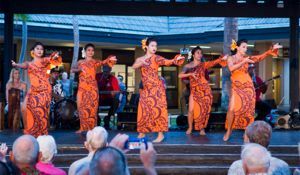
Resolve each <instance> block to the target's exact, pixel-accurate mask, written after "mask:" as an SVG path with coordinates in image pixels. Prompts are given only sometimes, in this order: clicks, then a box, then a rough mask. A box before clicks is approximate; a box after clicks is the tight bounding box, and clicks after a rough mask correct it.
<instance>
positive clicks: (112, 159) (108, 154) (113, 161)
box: [89, 134, 157, 175]
mask: <svg viewBox="0 0 300 175" xmlns="http://www.w3.org/2000/svg"><path fill="white" fill-rule="evenodd" d="M127 140H128V135H126V134H118V135H117V136H116V137H114V139H113V140H112V141H111V143H110V144H109V145H110V146H108V147H104V148H101V149H98V150H97V151H96V153H95V155H94V157H93V159H92V161H91V163H90V172H89V174H90V175H100V174H106V175H127V174H129V170H128V166H127V160H126V157H125V155H124V153H123V152H122V151H121V150H123V151H124V145H125V142H126V141H127ZM140 158H141V161H142V163H143V165H144V168H145V172H146V174H147V175H156V174H157V173H156V171H155V168H154V164H155V161H156V152H155V150H154V148H153V145H152V143H148V149H147V150H146V149H145V145H142V147H141V150H140Z"/></svg>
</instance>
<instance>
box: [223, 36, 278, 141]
mask: <svg viewBox="0 0 300 175" xmlns="http://www.w3.org/2000/svg"><path fill="white" fill-rule="evenodd" d="M281 47H282V46H280V45H279V44H275V45H273V47H272V48H271V49H270V50H268V51H266V52H265V53H263V54H261V55H256V56H247V55H246V52H247V40H240V41H238V42H237V43H235V41H234V40H233V43H232V45H231V50H232V52H233V55H232V56H230V57H229V58H228V68H229V70H230V72H231V94H230V100H229V107H228V112H227V116H226V124H225V128H227V132H226V133H225V135H224V137H223V140H224V141H227V140H228V139H229V137H230V135H231V132H232V130H233V129H245V128H246V127H247V126H248V125H249V124H251V123H252V122H253V121H254V114H255V90H254V86H253V82H252V79H251V77H250V75H249V72H248V65H249V63H250V64H252V63H257V62H259V61H262V60H263V59H265V58H266V57H268V56H276V55H277V54H278V49H279V48H281Z"/></svg>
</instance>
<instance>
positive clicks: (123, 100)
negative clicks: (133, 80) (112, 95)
mask: <svg viewBox="0 0 300 175" xmlns="http://www.w3.org/2000/svg"><path fill="white" fill-rule="evenodd" d="M123 79H124V77H123V76H122V75H118V82H119V87H120V92H119V93H118V94H117V99H118V100H119V107H118V109H117V111H116V113H120V112H123V110H124V107H125V105H126V98H127V96H126V95H127V92H126V85H125V84H124V82H123Z"/></svg>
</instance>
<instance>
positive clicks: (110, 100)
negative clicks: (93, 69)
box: [96, 65, 120, 130]
mask: <svg viewBox="0 0 300 175" xmlns="http://www.w3.org/2000/svg"><path fill="white" fill-rule="evenodd" d="M96 79H97V84H98V89H99V105H100V106H109V107H110V109H109V111H108V114H107V116H105V117H104V128H105V129H107V130H110V125H109V124H110V118H111V116H113V115H114V114H115V112H116V110H117V108H118V106H119V100H118V99H117V98H116V95H117V94H118V93H119V92H120V87H119V83H118V80H117V78H116V77H115V76H114V75H113V74H111V67H109V66H107V65H104V66H103V67H102V72H100V73H97V74H96Z"/></svg>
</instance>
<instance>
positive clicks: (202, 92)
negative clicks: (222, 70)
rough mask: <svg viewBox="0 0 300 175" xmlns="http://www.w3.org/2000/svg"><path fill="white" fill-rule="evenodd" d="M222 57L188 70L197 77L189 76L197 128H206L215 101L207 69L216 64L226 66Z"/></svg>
mask: <svg viewBox="0 0 300 175" xmlns="http://www.w3.org/2000/svg"><path fill="white" fill-rule="evenodd" d="M221 58H222V57H221ZM221 58H219V59H216V60H214V61H208V62H202V63H200V64H199V65H198V66H196V67H194V68H191V69H188V70H187V71H186V72H189V73H191V72H194V73H195V74H196V78H194V77H189V79H190V89H191V95H193V99H194V113H193V118H194V129H195V130H202V129H204V128H206V126H207V123H208V119H209V115H210V111H211V105H212V102H213V96H212V91H211V88H210V86H209V84H208V82H207V80H206V78H205V69H209V68H211V67H213V66H215V65H216V64H222V66H224V65H225V64H226V61H222V59H221Z"/></svg>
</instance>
